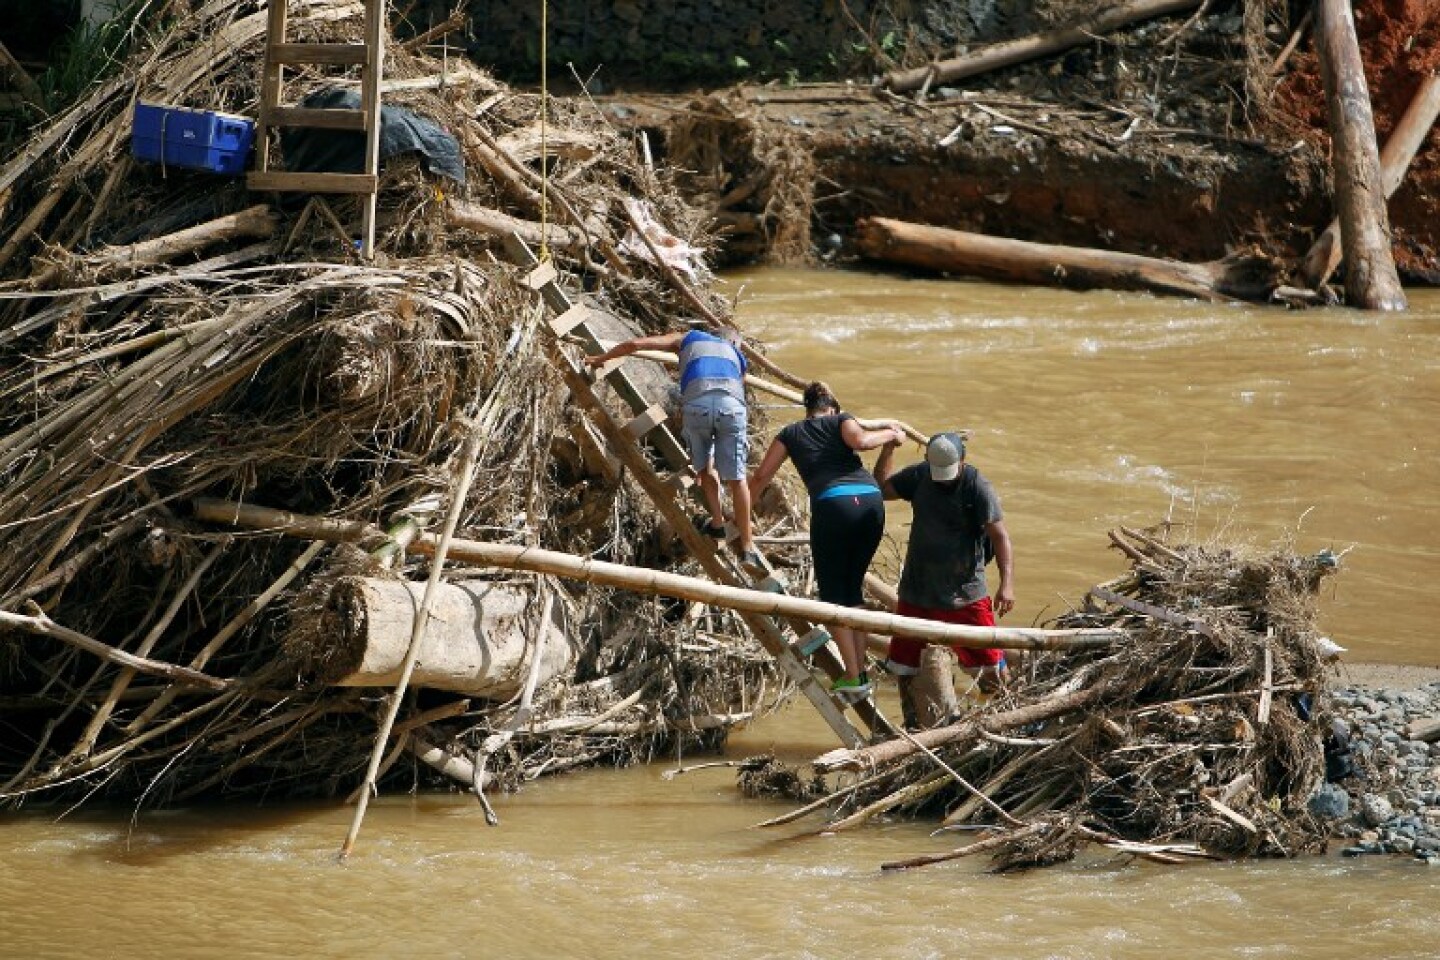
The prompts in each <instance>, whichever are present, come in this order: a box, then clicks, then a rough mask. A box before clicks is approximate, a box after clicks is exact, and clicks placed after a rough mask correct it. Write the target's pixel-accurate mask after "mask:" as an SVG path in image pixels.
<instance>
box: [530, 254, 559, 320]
mask: <svg viewBox="0 0 1440 960" xmlns="http://www.w3.org/2000/svg"><path fill="white" fill-rule="evenodd" d="M559 278H560V272H559V271H558V270H556V269H555V264H553V263H550V262H549V261H548V260H547V261H546V262H545V263H542V264H540V266H538V267H536V268H535V269H534V270H531V271H530V272H529V273H528V274H526V276H525V286H527V287H529V288H530V289H531V290H534V291H536V292H537V293H538V292H539V290H540V288H541V287H543V286H545V284H547V283H554V282H555V281H556V280H558V279H559ZM565 312H566V313H569V312H570V311H569V310H567V311H565Z"/></svg>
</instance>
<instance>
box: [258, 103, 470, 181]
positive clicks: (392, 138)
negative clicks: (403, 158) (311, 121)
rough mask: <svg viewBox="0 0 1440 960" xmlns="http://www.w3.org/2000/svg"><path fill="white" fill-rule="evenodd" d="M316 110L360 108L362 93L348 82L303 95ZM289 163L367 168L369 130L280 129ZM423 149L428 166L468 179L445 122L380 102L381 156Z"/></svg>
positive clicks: (319, 169) (300, 168)
mask: <svg viewBox="0 0 1440 960" xmlns="http://www.w3.org/2000/svg"><path fill="white" fill-rule="evenodd" d="M300 106H302V107H308V108H311V109H315V110H359V109H360V93H359V91H357V90H350V89H346V88H343V87H331V88H328V89H325V90H318V91H316V92H315V93H312V94H310V95H309V96H308V97H305V98H304V99H303V100H301V101H300ZM280 150H281V152H282V153H283V154H284V156H285V169H286V170H287V171H292V170H293V171H297V172H305V173H361V172H363V171H364V169H365V134H364V132H363V131H360V130H319V129H315V128H313V127H287V128H285V129H283V130H281V132H280ZM411 152H413V153H418V154H420V156H421V157H422V158H423V162H424V164H425V169H426V170H428V171H429V172H431V173H433V174H437V175H439V176H444V177H449V178H450V179H451V180H454V181H456V182H457V183H464V182H465V161H464V160H463V159H462V158H461V156H460V144H459V143H457V142H456V140H455V138H454V137H452V136H451V135H450V134H448V133H446V132H445V131H444V130H443V129H442V128H441V127H440V125H439V124H437V123H435V121H433V120H428V119H426V118H425V117H422V116H420V115H419V114H416V113H412V112H411V111H409V110H406V109H405V108H404V107H387V106H384V105H383V104H382V105H381V107H380V159H381V161H382V162H383V161H385V160H387V159H389V158H390V157H393V156H395V155H396V154H397V153H411Z"/></svg>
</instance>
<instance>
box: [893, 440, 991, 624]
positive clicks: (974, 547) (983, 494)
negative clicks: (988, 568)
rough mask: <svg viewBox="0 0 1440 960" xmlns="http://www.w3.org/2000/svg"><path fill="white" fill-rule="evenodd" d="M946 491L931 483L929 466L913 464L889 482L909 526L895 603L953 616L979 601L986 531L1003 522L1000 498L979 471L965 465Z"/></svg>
mask: <svg viewBox="0 0 1440 960" xmlns="http://www.w3.org/2000/svg"><path fill="white" fill-rule="evenodd" d="M963 469H964V473H962V474H961V476H960V477H959V478H957V481H956V482H955V483H954V484H953V485H951V486H949V487H946V486H942V485H941V484H938V483H936V482H935V481H934V480H931V479H930V466H929V465H928V464H925V463H917V464H915V465H914V466H910V467H906V468H905V469H904V470H901V471H899V472H898V473H896V474H894V475H893V476H891V478H890V485H891V486H892V487H894V488H895V492H896V493H898V494H899V495H900V498H901V499H902V500H908V501H910V504H911V507H912V508H913V510H914V515H915V518H914V522H913V523H912V524H911V527H910V545H909V547H908V548H907V549H906V551H905V569H904V571H903V572H902V573H901V574H900V599H901V600H904V601H905V602H906V603H913V604H915V605H916V606H919V607H931V608H934V609H938V610H954V609H958V608H960V607H964V606H967V605H969V604H972V603H974V602H975V601H976V600H979V599H980V598H981V597H983V596H985V594H986V593H987V590H986V587H985V545H984V539H985V537H986V536H987V534H986V533H985V525H986V524H988V523H994V522H995V521H997V520H1003V519H1005V515H1004V514H1003V513H1002V512H1001V510H1000V498H999V497H997V496H996V495H995V491H994V490H993V489H991V487H990V482H989V481H988V480H986V479H985V478H984V477H983V476H981V475H980V471H979V470H976V469H975V468H974V467H972V466H970V465H969V464H968V463H967V464H965V465H964V468H963Z"/></svg>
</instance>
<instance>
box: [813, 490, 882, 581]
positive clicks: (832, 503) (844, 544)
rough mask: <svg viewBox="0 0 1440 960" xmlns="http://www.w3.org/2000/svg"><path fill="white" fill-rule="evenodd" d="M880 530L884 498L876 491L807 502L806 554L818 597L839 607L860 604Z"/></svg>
mask: <svg viewBox="0 0 1440 960" xmlns="http://www.w3.org/2000/svg"><path fill="white" fill-rule="evenodd" d="M884 533H885V501H884V500H882V499H881V497H880V494H879V493H870V494H864V495H862V496H852V495H844V496H839V497H828V498H826V499H824V500H815V501H812V502H811V504H810V554H811V556H813V557H814V558H815V579H816V580H817V581H819V584H820V599H821V600H824V601H825V602H826V603H836V604H839V605H841V606H843V607H858V606H860V605H861V604H862V603H864V600H865V594H864V589H863V584H864V581H865V572H866V571H867V570H869V569H870V560H871V558H873V557H874V556H875V551H876V550H877V549H878V548H879V546H880V537H881V536H883V535H884Z"/></svg>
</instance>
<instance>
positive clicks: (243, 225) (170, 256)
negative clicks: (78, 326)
mask: <svg viewBox="0 0 1440 960" xmlns="http://www.w3.org/2000/svg"><path fill="white" fill-rule="evenodd" d="M278 224H279V218H278V217H277V216H276V214H275V212H274V211H273V210H271V209H270V207H269V206H268V205H267V204H263V203H261V204H257V205H255V206H253V207H248V208H246V209H244V210H241V211H240V212H239V213H231V214H226V215H225V216H223V217H217V218H215V219H214V220H211V221H208V222H206V223H200V224H196V225H195V226H193V227H187V228H185V229H184V230H179V231H176V232H175V233H172V234H168V235H166V236H163V237H155V238H154V239H152V240H143V241H141V242H139V243H132V244H129V245H128V246H123V247H110V248H108V249H105V250H102V251H100V252H99V253H94V254H90V255H89V256H85V257H81V258H77V259H75V260H74V266H75V267H78V268H81V269H88V270H91V271H93V272H94V273H96V274H97V275H101V274H104V275H109V274H111V273H114V272H117V271H120V270H126V269H136V268H140V267H150V266H155V265H157V264H161V263H169V262H170V261H171V260H175V259H178V258H180V257H183V256H185V255H187V254H191V253H195V252H197V251H199V250H203V249H205V248H206V247H208V246H211V245H212V244H215V243H219V242H220V241H222V240H237V239H242V238H258V239H265V238H268V237H271V236H273V235H274V233H275V229H276V227H277V226H278ZM63 269H64V267H63V266H62V265H61V264H51V265H50V266H48V267H46V268H45V269H44V270H42V271H41V272H40V273H38V274H37V275H36V276H35V277H34V278H32V280H31V283H32V284H33V285H34V286H35V287H37V288H38V287H46V286H49V285H50V284H51V283H53V282H55V281H56V280H57V279H59V277H60V275H61V273H62V270H63Z"/></svg>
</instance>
